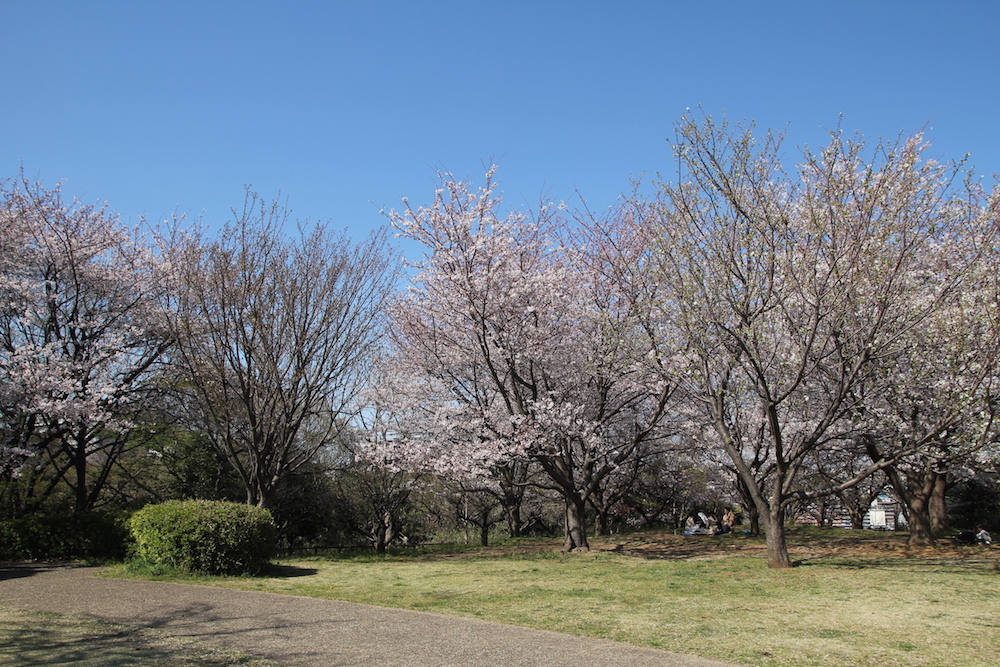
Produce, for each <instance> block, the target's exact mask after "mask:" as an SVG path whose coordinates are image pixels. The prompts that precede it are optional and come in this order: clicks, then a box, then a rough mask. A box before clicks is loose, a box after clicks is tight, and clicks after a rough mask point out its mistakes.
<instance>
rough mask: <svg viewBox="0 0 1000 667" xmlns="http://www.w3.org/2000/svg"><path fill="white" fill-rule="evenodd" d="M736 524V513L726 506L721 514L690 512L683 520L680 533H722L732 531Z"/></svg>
mask: <svg viewBox="0 0 1000 667" xmlns="http://www.w3.org/2000/svg"><path fill="white" fill-rule="evenodd" d="M735 525H736V514H735V513H734V512H733V510H731V509H729V508H728V507H727V508H726V509H725V511H723V512H722V516H721V517H720V518H718V519H716V517H714V516H711V515H708V514H705V513H704V512H698V513H697V514H692V515H691V516H689V517H688V518H687V520H686V521H685V522H684V531H683V533H681V534H682V535H724V534H725V533H731V532H733V526H735Z"/></svg>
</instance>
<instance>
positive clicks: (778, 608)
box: [199, 531, 1000, 667]
mask: <svg viewBox="0 0 1000 667" xmlns="http://www.w3.org/2000/svg"><path fill="white" fill-rule="evenodd" d="M699 539H700V540H701V541H698V540H699ZM796 539H797V542H795V544H794V545H793V546H794V547H795V548H793V553H795V552H796V551H798V552H799V554H800V556H801V557H800V558H799V559H798V560H800V562H801V565H800V566H799V567H796V568H793V569H791V570H770V569H768V568H767V566H766V562H765V561H764V559H763V558H762V557H761V556H759V555H756V554H751V553H748V551H747V550H752V549H754V548H759V546H760V545H759V542H755V541H754V539H752V538H746V537H743V536H735V537H732V538H693V539H692V538H689V539H687V540H678V539H677V538H668V537H664V538H663V539H662V540H661V541H659V542H658V541H657V538H656V537H655V536H643V537H628V538H621V539H620V540H619V542H618V543H617V544H604V545H603V546H604V547H605V549H606V550H604V551H593V552H591V553H589V554H563V553H560V552H558V551H557V545H556V544H554V543H553V544H551V545H548V546H547V547H546V548H544V549H539V548H538V547H537V545H528V546H527V547H526V546H525V545H514V546H510V547H506V548H500V549H494V550H490V551H488V552H483V553H481V554H478V555H477V553H470V552H469V551H467V550H465V549H461V550H459V551H457V552H453V553H452V552H448V551H447V550H443V549H441V548H437V549H435V550H429V551H425V552H414V551H409V552H406V553H400V554H394V555H393V554H390V555H386V556H374V555H372V554H365V555H344V556H341V557H323V558H306V559H296V560H288V561H282V562H281V563H280V564H279V566H278V567H276V568H275V570H274V572H273V573H271V576H267V577H258V578H218V579H216V578H202V579H199V583H212V584H215V585H221V586H228V587H235V588H243V589H249V590H264V591H271V592H277V593H293V594H296V595H308V596H314V597H323V598H331V599H338V600H346V601H351V602H361V603H367V604H375V605H381V606H390V607H400V608H405V609H414V610H420V611H430V612H437V613H444V614H455V615H460V616H468V617H475V618H481V619H487V620H492V621H500V622H504V623H512V624H516V625H524V626H530V627H535V628H541V629H546V630H554V631H558V632H566V633H570V634H577V635H585V636H591V637H603V638H607V639H612V640H615V641H621V642H629V643H633V644H638V645H645V646H654V647H658V648H664V649H668V650H672V651H678V652H683V653H694V654H698V655H702V656H706V657H715V658H721V659H726V660H733V661H737V662H746V663H750V664H755V665H768V666H771V665H774V666H799V665H802V666H805V665H830V666H833V665H838V666H839V665H872V666H874V665H880V666H883V665H889V666H900V667H902V666H915V665H928V666H929V665H941V666H945V665H947V666H961V665H994V664H996V662H997V657H996V656H997V655H998V654H1000V573H998V571H997V567H996V562H997V561H996V557H995V556H996V554H997V553H1000V552H998V551H993V550H991V549H985V548H978V549H977V548H973V549H972V550H971V551H970V550H965V551H962V550H956V549H942V550H938V551H930V552H926V553H923V554H921V555H914V554H907V553H906V552H905V551H904V550H902V549H901V542H899V538H898V536H892V535H887V536H877V535H876V536H873V535H871V534H861V533H850V532H843V531H842V532H839V533H838V532H833V533H830V532H823V531H814V532H812V533H810V532H801V533H798V534H797V536H796ZM802 545H805V546H802ZM611 547H615V548H616V550H615V551H611V550H608V549H610V548H611ZM629 553H634V554H639V553H641V554H642V557H639V556H637V555H629Z"/></svg>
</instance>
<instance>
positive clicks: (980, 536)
mask: <svg viewBox="0 0 1000 667" xmlns="http://www.w3.org/2000/svg"><path fill="white" fill-rule="evenodd" d="M976 530H977V531H978V532H977V533H976V542H977V543H978V544H993V538H992V537H990V534H989V533H987V532H986V529H985V528H983V527H982V526H976Z"/></svg>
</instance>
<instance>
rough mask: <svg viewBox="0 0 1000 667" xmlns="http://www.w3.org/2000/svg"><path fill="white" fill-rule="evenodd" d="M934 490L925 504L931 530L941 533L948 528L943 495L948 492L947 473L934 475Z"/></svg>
mask: <svg viewBox="0 0 1000 667" xmlns="http://www.w3.org/2000/svg"><path fill="white" fill-rule="evenodd" d="M935 474H936V479H935V480H934V488H932V489H931V497H930V499H929V501H928V504H927V510H928V513H929V514H930V519H931V530H934V531H941V530H944V529H945V528H947V527H948V505H947V502H946V501H945V493H946V492H947V491H948V473H947V472H941V473H935Z"/></svg>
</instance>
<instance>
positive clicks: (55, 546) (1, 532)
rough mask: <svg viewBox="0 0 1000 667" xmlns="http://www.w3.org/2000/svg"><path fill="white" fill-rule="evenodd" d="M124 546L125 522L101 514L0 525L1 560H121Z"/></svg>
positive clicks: (57, 516) (29, 518)
mask: <svg viewBox="0 0 1000 667" xmlns="http://www.w3.org/2000/svg"><path fill="white" fill-rule="evenodd" d="M127 544H128V530H127V529H126V528H125V525H124V522H123V521H122V520H121V518H120V517H117V516H113V515H110V514H105V513H103V512H74V513H66V514H54V515H38V516H27V517H22V518H20V519H11V520H7V521H0V560H78V559H79V560H121V559H123V558H124V557H125V555H126V551H127Z"/></svg>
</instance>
